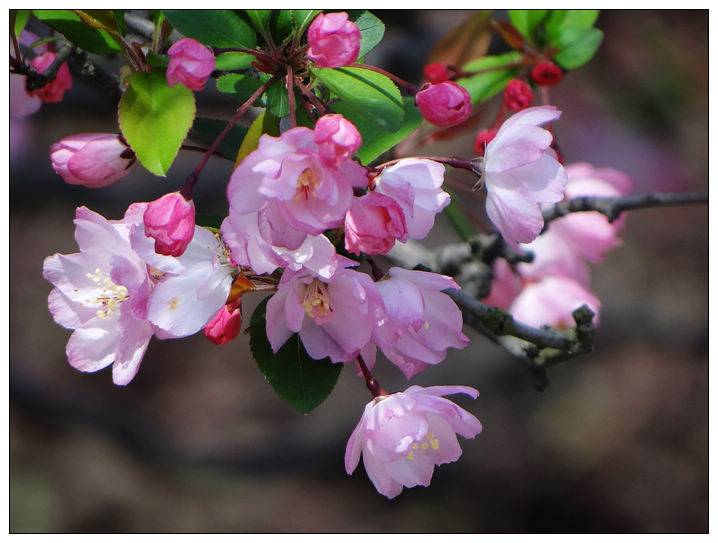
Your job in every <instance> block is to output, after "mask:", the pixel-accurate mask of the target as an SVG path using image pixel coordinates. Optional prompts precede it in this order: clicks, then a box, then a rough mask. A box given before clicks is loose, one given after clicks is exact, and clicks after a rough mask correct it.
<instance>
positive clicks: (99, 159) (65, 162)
mask: <svg viewBox="0 0 718 543" xmlns="http://www.w3.org/2000/svg"><path fill="white" fill-rule="evenodd" d="M50 160H51V161H52V168H53V169H54V170H55V172H57V173H58V174H59V175H60V176H61V177H62V178H63V179H64V180H65V182H66V183H69V184H70V185H83V186H85V187H89V188H93V189H97V188H102V187H106V186H108V185H111V184H112V183H114V182H115V181H117V180H118V179H121V178H123V177H124V176H126V175H127V174H128V173H129V172H130V167H131V166H132V165H133V164H134V163H135V154H134V153H133V152H132V150H131V149H130V148H129V147H128V146H127V145H126V144H124V143H123V142H122V141H121V140H120V137H119V136H118V135H117V134H94V133H93V134H75V135H73V136H67V137H65V138H62V139H61V140H60V141H58V142H56V143H53V144H52V146H51V147H50Z"/></svg>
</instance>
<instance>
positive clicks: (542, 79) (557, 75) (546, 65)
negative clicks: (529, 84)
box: [531, 60, 563, 87]
mask: <svg viewBox="0 0 718 543" xmlns="http://www.w3.org/2000/svg"><path fill="white" fill-rule="evenodd" d="M531 79H533V80H534V82H535V83H536V84H537V85H543V86H546V87H550V86H551V85H555V84H556V83H558V82H559V81H561V79H563V71H561V68H559V67H558V66H556V65H555V64H554V63H553V62H551V61H550V60H543V61H541V62H539V63H538V64H537V65H536V66H534V67H533V70H531Z"/></svg>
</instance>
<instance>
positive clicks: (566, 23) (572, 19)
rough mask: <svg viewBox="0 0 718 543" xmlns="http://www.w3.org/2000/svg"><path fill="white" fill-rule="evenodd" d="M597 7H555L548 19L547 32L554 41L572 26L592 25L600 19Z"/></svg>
mask: <svg viewBox="0 0 718 543" xmlns="http://www.w3.org/2000/svg"><path fill="white" fill-rule="evenodd" d="M598 12H599V10H597V9H554V10H551V13H550V14H549V16H548V18H547V19H546V23H545V26H546V33H547V34H548V36H549V39H550V40H551V42H552V43H555V42H556V40H558V39H559V36H560V34H561V31H562V30H563V29H564V28H568V27H571V26H582V27H587V28H589V27H592V26H593V25H594V23H595V22H596V19H598Z"/></svg>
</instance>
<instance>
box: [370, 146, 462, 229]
mask: <svg viewBox="0 0 718 543" xmlns="http://www.w3.org/2000/svg"><path fill="white" fill-rule="evenodd" d="M444 171H445V170H444V166H443V165H441V164H439V163H438V162H434V161H433V160H427V159H423V158H405V159H402V160H399V161H398V162H397V163H396V164H393V165H392V166H389V167H387V168H384V169H383V170H382V172H381V174H380V175H379V176H377V177H376V178H375V179H374V183H375V185H376V189H375V190H376V192H378V193H380V194H384V195H386V196H389V197H390V198H392V199H394V200H396V202H397V203H398V204H399V205H400V206H401V209H402V211H403V212H404V218H405V219H406V229H407V232H408V233H409V237H410V238H411V239H424V238H425V237H426V236H427V234H428V233H429V231H430V230H431V229H432V227H433V226H434V217H435V216H436V214H437V213H439V212H440V211H441V210H442V209H444V208H445V207H446V206H447V205H449V202H450V201H451V198H450V196H449V194H448V193H446V192H444V191H443V190H442V189H441V185H442V184H443V183H444Z"/></svg>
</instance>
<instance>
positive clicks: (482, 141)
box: [474, 128, 497, 156]
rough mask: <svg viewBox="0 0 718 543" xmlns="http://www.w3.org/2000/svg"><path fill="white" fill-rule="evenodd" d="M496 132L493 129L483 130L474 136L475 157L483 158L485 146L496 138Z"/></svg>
mask: <svg viewBox="0 0 718 543" xmlns="http://www.w3.org/2000/svg"><path fill="white" fill-rule="evenodd" d="M496 132H497V131H496V130H495V129H493V128H485V129H484V130H481V131H480V132H479V133H478V134H477V135H476V141H474V150H475V151H476V155H477V156H484V152H485V151H486V146H487V145H488V144H489V142H490V141H491V140H492V139H494V138H495V137H496Z"/></svg>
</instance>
